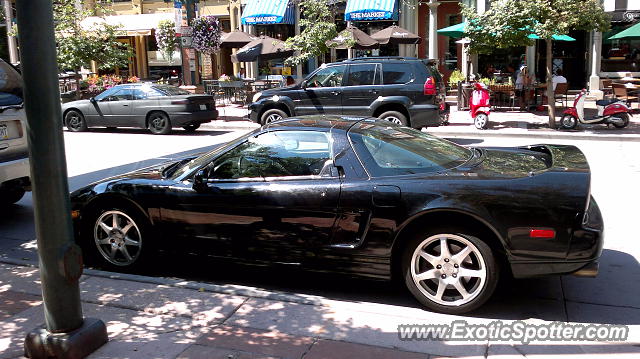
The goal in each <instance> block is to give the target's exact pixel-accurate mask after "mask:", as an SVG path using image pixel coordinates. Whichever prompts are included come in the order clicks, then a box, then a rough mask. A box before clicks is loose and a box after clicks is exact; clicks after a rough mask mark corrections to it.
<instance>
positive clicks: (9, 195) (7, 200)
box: [0, 187, 25, 205]
mask: <svg viewBox="0 0 640 359" xmlns="http://www.w3.org/2000/svg"><path fill="white" fill-rule="evenodd" d="M24 194H25V190H24V189H22V188H20V187H9V188H0V205H7V204H14V203H16V202H18V201H19V200H21V199H22V197H23V196H24Z"/></svg>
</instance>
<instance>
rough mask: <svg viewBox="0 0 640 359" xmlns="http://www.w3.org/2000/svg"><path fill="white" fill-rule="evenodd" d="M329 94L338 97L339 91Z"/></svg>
mask: <svg viewBox="0 0 640 359" xmlns="http://www.w3.org/2000/svg"><path fill="white" fill-rule="evenodd" d="M331 94H332V95H334V96H338V95H339V94H340V91H331Z"/></svg>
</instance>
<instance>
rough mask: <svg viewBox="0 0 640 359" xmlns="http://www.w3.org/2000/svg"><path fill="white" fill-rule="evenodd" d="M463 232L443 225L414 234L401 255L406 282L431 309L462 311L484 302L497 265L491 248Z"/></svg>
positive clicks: (493, 285) (496, 276)
mask: <svg viewBox="0 0 640 359" xmlns="http://www.w3.org/2000/svg"><path fill="white" fill-rule="evenodd" d="M461 232H463V231H460V230H456V229H453V228H443V229H440V230H434V231H429V232H425V233H421V234H419V235H417V236H415V237H414V238H413V239H412V240H410V241H409V242H408V243H407V246H406V247H405V250H404V253H403V257H402V270H403V275H404V278H405V284H406V285H407V288H408V289H409V291H411V293H412V294H413V295H414V297H416V299H417V300H418V301H420V303H422V304H423V305H425V306H426V307H428V308H429V309H432V310H435V311H438V312H442V313H448V314H460V313H465V312H469V311H471V310H474V309H476V308H478V307H479V306H481V305H482V304H484V302H486V301H487V299H489V297H490V296H491V294H493V291H494V290H495V287H496V284H497V281H498V266H497V263H496V260H495V257H494V255H493V252H492V250H491V248H490V247H489V246H488V245H487V244H486V243H485V242H483V241H482V240H480V239H478V238H477V237H474V236H472V235H470V234H467V233H461Z"/></svg>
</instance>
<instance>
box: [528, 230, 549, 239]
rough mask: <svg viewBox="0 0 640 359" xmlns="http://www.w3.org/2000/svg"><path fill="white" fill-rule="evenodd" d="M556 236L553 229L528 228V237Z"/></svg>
mask: <svg viewBox="0 0 640 359" xmlns="http://www.w3.org/2000/svg"><path fill="white" fill-rule="evenodd" d="M555 237H556V231H554V230H553V229H531V230H529V238H547V239H553V238H555Z"/></svg>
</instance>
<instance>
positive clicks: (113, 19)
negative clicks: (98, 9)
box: [80, 12, 175, 36]
mask: <svg viewBox="0 0 640 359" xmlns="http://www.w3.org/2000/svg"><path fill="white" fill-rule="evenodd" d="M174 19H175V15H174V14H173V13H172V12H171V13H156V14H136V15H113V16H105V17H104V19H103V18H101V17H98V16H89V17H87V18H85V19H84V20H82V21H81V22H80V26H82V28H83V29H85V30H91V28H93V27H94V26H95V25H96V24H98V23H101V22H106V23H107V24H109V25H113V26H117V27H118V35H120V36H136V35H142V36H144V35H151V30H153V29H155V28H157V27H158V23H159V22H160V21H162V20H172V21H173V20H174Z"/></svg>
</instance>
